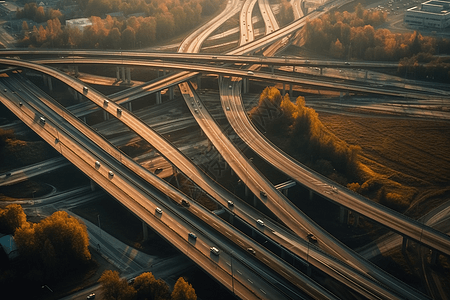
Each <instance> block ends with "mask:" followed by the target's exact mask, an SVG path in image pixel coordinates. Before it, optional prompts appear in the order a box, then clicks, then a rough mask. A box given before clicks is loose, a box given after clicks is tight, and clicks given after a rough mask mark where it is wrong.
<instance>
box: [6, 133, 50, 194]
mask: <svg viewBox="0 0 450 300" xmlns="http://www.w3.org/2000/svg"><path fill="white" fill-rule="evenodd" d="M36 137H37V136H36V135H35V134H31V135H29V136H24V137H22V136H20V137H19V136H17V135H16V134H15V133H14V131H13V130H5V129H0V172H5V171H7V170H11V169H13V168H18V167H21V166H26V165H30V164H34V163H37V162H40V161H42V160H45V159H48V158H50V157H53V156H55V153H56V151H55V150H54V149H53V148H52V147H51V146H50V145H48V144H47V143H45V142H44V141H42V140H40V139H39V138H36ZM0 194H1V193H0Z"/></svg>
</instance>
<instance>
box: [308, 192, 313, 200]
mask: <svg viewBox="0 0 450 300" xmlns="http://www.w3.org/2000/svg"><path fill="white" fill-rule="evenodd" d="M313 198H314V192H313V191H312V190H309V200H310V201H311V200H312V199H313Z"/></svg>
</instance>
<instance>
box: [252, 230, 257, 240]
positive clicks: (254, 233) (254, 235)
mask: <svg viewBox="0 0 450 300" xmlns="http://www.w3.org/2000/svg"><path fill="white" fill-rule="evenodd" d="M255 237H256V230H255V229H253V228H252V238H255Z"/></svg>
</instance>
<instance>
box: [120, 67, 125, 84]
mask: <svg viewBox="0 0 450 300" xmlns="http://www.w3.org/2000/svg"><path fill="white" fill-rule="evenodd" d="M121 71H122V72H121V73H122V76H121V78H122V81H123V82H125V80H126V78H125V67H121Z"/></svg>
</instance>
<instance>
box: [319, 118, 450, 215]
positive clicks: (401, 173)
mask: <svg viewBox="0 0 450 300" xmlns="http://www.w3.org/2000/svg"><path fill="white" fill-rule="evenodd" d="M319 118H320V120H321V121H322V123H323V124H324V125H325V126H326V127H327V128H328V129H330V130H331V131H332V132H333V133H334V134H336V135H337V136H338V137H339V138H341V139H343V140H345V141H347V142H348V143H349V144H352V145H359V146H360V147H361V148H362V151H361V153H360V161H361V163H363V164H364V165H365V166H366V167H367V169H366V172H365V173H366V174H365V175H366V176H373V177H372V179H375V180H377V181H378V182H379V183H381V184H385V185H387V186H388V187H389V188H390V189H391V190H396V191H397V192H399V193H401V194H403V195H405V197H409V198H410V199H408V203H409V207H408V209H407V213H408V214H409V215H411V216H412V217H419V216H420V215H422V214H424V213H425V212H426V211H428V210H430V209H431V208H433V207H435V206H436V205H438V204H440V203H442V202H443V201H446V200H447V199H448V197H449V196H450V186H449V182H450V156H449V155H448V149H450V135H449V134H448V133H449V132H450V123H448V122H434V121H433V122H431V121H419V120H408V119H400V118H392V119H386V118H376V117H369V116H367V117H363V116H362V117H356V116H348V115H345V116H342V115H335V114H329V113H319ZM365 179H368V178H365ZM369 196H375V195H369Z"/></svg>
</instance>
